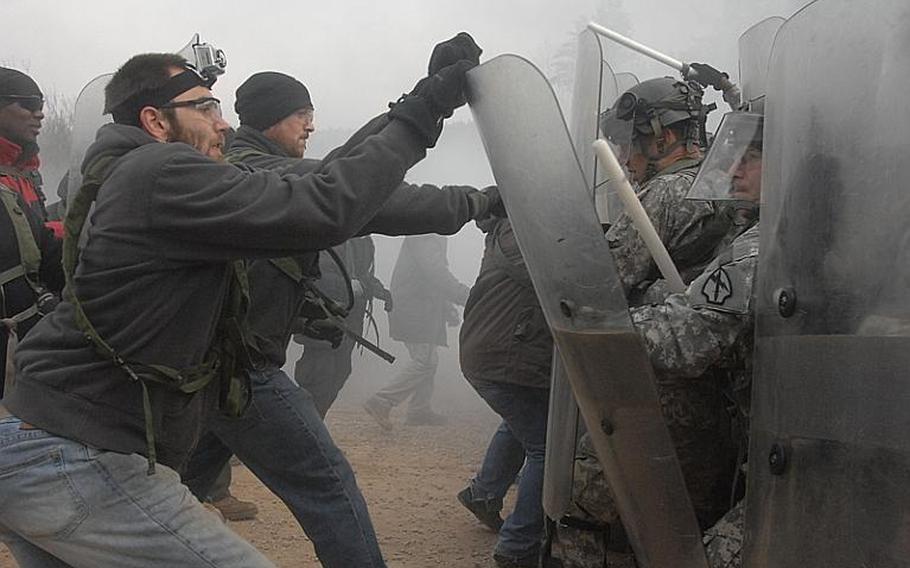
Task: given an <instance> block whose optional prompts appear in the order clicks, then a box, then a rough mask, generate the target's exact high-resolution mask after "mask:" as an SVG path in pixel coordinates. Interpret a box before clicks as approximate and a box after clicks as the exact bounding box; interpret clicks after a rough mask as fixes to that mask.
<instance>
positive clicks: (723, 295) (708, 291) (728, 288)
mask: <svg viewBox="0 0 910 568" xmlns="http://www.w3.org/2000/svg"><path fill="white" fill-rule="evenodd" d="M701 293H702V294H703V295H704V297H705V300H706V301H707V302H708V303H709V304H712V305H715V306H722V305H724V303H725V302H726V301H727V300H728V299H729V298H730V296H732V295H733V281H732V280H731V279H730V275H729V274H727V271H726V270H724V267H723V266H718V267H717V269H715V270H714V272H712V273H711V274H709V275H708V277H707V278H705V281H704V284H702V287H701Z"/></svg>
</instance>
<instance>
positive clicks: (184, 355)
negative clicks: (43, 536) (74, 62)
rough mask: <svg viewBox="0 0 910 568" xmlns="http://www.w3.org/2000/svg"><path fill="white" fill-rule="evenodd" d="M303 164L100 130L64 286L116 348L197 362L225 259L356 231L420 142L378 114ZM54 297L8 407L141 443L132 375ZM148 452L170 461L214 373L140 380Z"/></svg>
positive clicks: (187, 440) (29, 344)
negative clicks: (107, 169) (278, 165)
mask: <svg viewBox="0 0 910 568" xmlns="http://www.w3.org/2000/svg"><path fill="white" fill-rule="evenodd" d="M355 137H357V138H356V139H355V140H352V141H351V142H349V143H348V144H347V145H346V146H345V147H343V151H340V152H339V153H337V154H336V155H334V156H333V159H332V160H331V161H329V162H327V163H325V164H322V165H319V166H318V167H316V169H315V170H313V168H312V167H311V166H309V165H308V166H306V168H305V170H307V171H309V170H312V173H310V174H308V175H303V176H300V175H296V174H297V173H298V172H297V171H295V168H293V167H291V168H288V169H287V170H285V171H283V172H282V173H281V174H279V173H276V172H271V171H266V170H260V171H255V172H249V171H244V170H243V169H239V168H237V167H235V166H233V165H230V164H227V163H222V162H216V161H213V160H211V159H209V158H207V157H205V156H203V155H202V154H200V153H199V152H198V151H196V150H195V149H193V148H192V147H190V146H188V145H186V144H182V143H169V144H162V143H158V142H156V141H155V140H153V139H152V138H151V137H150V136H148V135H147V134H146V133H145V132H144V131H142V130H140V129H138V128H135V127H130V126H123V125H109V126H105V127H103V128H102V129H101V130H99V133H98V137H97V140H96V141H95V143H94V144H93V145H92V147H91V148H90V149H89V151H88V153H87V155H86V163H89V162H91V160H93V158H95V157H96V156H98V155H101V154H110V153H113V154H115V155H120V158H119V160H118V161H117V162H116V163H115V165H114V166H113V168H112V170H111V173H110V175H109V176H108V177H107V179H106V180H105V182H104V184H103V185H102V186H101V189H100V191H99V193H98V200H97V203H96V208H95V212H94V214H93V215H92V219H91V220H92V227H91V229H90V231H89V236H88V242H87V243H86V245H85V247H84V249H83V252H82V256H81V260H80V263H79V267H78V269H77V273H76V279H75V287H76V291H77V293H78V296H79V298H80V299H81V301H82V303H83V306H84V309H85V311H86V313H87V315H88V317H89V319H90V320H91V321H92V323H93V324H94V325H95V327H96V329H97V330H98V332H99V333H100V335H101V336H102V337H103V338H104V339H105V340H106V341H107V342H108V343H110V344H111V345H112V346H113V347H114V349H115V350H117V351H118V352H119V353H121V354H122V356H123V357H124V358H126V359H128V360H132V361H137V362H141V363H145V364H162V365H167V366H169V367H172V368H175V369H181V368H186V367H189V366H193V365H196V364H199V363H200V362H201V361H202V359H203V356H204V355H205V353H206V351H207V349H208V348H209V344H210V343H211V341H212V339H213V336H214V332H215V326H216V323H217V320H218V318H219V313H220V310H221V306H222V303H223V300H224V296H225V291H226V273H227V267H228V262H229V261H231V260H234V259H238V258H269V257H279V256H292V255H297V254H301V253H304V252H307V251H313V250H319V249H324V248H327V247H331V246H333V245H337V244H339V243H341V242H343V241H345V240H346V239H348V238H350V237H352V236H354V235H356V234H358V233H360V232H361V231H362V230H363V228H364V226H365V225H366V223H367V222H368V221H369V220H370V219H372V218H373V216H374V215H375V212H376V210H377V209H378V208H379V207H380V206H381V205H382V204H383V203H384V202H385V200H386V199H387V198H388V197H389V196H390V195H391V194H392V192H393V191H395V190H396V189H397V188H398V187H399V185H400V184H401V182H402V179H403V178H404V174H405V172H406V171H407V170H408V168H410V167H411V166H412V165H414V164H415V163H416V162H417V161H419V160H420V159H421V158H423V156H424V155H425V149H424V147H423V145H422V144H421V142H420V140H419V137H418V136H416V135H415V134H414V133H413V132H412V131H411V130H410V128H409V127H408V126H406V125H405V124H403V123H401V122H399V121H396V120H392V121H389V120H388V119H387V118H385V117H380V118H379V119H377V120H376V121H374V123H371V124H370V126H369V128H365V129H364V130H362V131H361V132H358V134H357V135H355ZM73 311H74V310H73V306H72V305H71V304H69V303H67V302H63V303H61V304H60V306H59V307H58V308H57V310H56V311H55V312H54V313H53V314H51V315H49V316H48V317H46V318H44V319H43V320H42V321H41V322H39V324H38V325H36V326H35V328H34V329H33V330H32V332H31V333H30V334H29V336H28V337H27V338H26V340H25V341H23V343H22V344H21V345H20V347H19V350H18V352H17V355H16V363H17V366H18V370H19V371H18V376H17V384H16V388H15V389H14V392H13V393H11V395H10V396H9V397H7V398H6V400H4V404H5V405H6V407H7V408H8V409H9V410H10V411H11V412H12V413H13V414H15V415H16V416H18V417H20V418H22V419H23V420H25V421H26V422H29V423H31V424H33V425H35V426H37V427H40V428H43V429H45V430H48V431H50V432H52V433H54V434H57V435H60V436H64V437H67V438H72V439H75V440H79V441H81V442H83V443H86V444H88V445H90V446H93V447H96V448H99V449H105V450H112V451H116V452H123V453H138V454H142V455H145V453H146V442H145V429H144V421H143V409H142V397H141V388H140V385H139V384H136V383H134V382H131V381H130V380H129V379H128V378H127V376H126V374H125V373H124V371H123V370H121V369H120V368H118V367H116V366H115V365H114V364H112V363H111V362H109V361H105V360H102V359H101V358H100V356H99V355H98V353H97V352H96V351H95V349H94V348H93V347H92V345H91V344H90V343H89V342H88V341H87V340H86V339H85V338H84V337H83V334H82V333H81V331H80V330H79V329H78V327H77V326H76V323H75V321H74V318H73ZM150 391H151V403H152V413H153V416H154V421H155V436H156V449H157V453H158V460H159V461H160V462H161V463H163V464H165V465H168V466H171V467H174V468H177V469H179V468H180V467H181V465H182V464H183V462H184V461H185V459H186V457H187V454H188V453H189V451H190V450H191V448H192V447H193V445H194V444H195V441H196V439H197V436H198V434H199V430H200V428H201V426H202V424H203V421H204V419H205V417H206V414H207V413H208V412H210V411H212V410H213V408H214V406H215V402H216V400H217V396H218V392H217V385H215V384H211V385H210V386H209V387H207V388H206V389H204V390H203V391H200V392H199V393H197V394H195V395H187V394H181V393H179V392H175V391H174V390H171V389H165V388H162V387H159V386H156V385H150Z"/></svg>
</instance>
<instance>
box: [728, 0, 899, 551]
mask: <svg viewBox="0 0 910 568" xmlns="http://www.w3.org/2000/svg"><path fill="white" fill-rule="evenodd" d="M908 38H910V4H908V3H907V2H906V0H881V1H880V2H876V3H875V7H874V9H870V6H868V5H866V4H864V3H861V2H853V1H852V0H818V1H816V2H814V3H812V4H810V5H809V6H807V7H806V8H804V9H803V10H802V11H800V12H798V13H797V14H796V15H795V16H793V18H792V19H790V20H788V21H787V22H786V23H785V24H784V25H783V26H782V27H781V29H780V31H779V33H778V35H777V39H776V40H775V44H774V48H773V53H772V56H771V66H770V68H769V76H768V92H767V99H766V106H765V111H766V113H765V148H766V151H765V154H764V156H765V158H764V159H765V161H764V164H763V166H764V169H763V174H762V183H763V187H764V190H763V197H764V205H763V208H762V225H763V226H762V243H761V251H762V252H761V254H762V259H761V262H760V268H759V275H758V282H759V286H758V295H757V298H758V299H757V318H758V320H757V329H756V339H757V342H756V347H757V350H756V365H755V378H754V390H753V400H752V415H753V417H752V440H751V445H750V452H749V455H750V458H749V481H748V484H749V486H748V491H747V507H746V511H747V512H746V526H747V530H746V548H745V562H746V564H745V565H746V566H748V567H764V566H774V567H775V568H788V567H793V568H796V567H800V568H806V567H808V568H815V567H819V568H821V567H826V568H829V567H835V568H836V567H856V566H875V567H894V566H907V565H908V562H910V560H908V559H910V491H908V489H907V488H908V487H910V435H908V432H910V412H908V409H910V372H908V369H910V294H908V289H910V229H908V224H907V219H908V217H910V195H908V193H907V173H906V164H907V163H908V161H910V139H908V137H907V133H908V132H910V98H908V97H907V93H908V92H910V43H908Z"/></svg>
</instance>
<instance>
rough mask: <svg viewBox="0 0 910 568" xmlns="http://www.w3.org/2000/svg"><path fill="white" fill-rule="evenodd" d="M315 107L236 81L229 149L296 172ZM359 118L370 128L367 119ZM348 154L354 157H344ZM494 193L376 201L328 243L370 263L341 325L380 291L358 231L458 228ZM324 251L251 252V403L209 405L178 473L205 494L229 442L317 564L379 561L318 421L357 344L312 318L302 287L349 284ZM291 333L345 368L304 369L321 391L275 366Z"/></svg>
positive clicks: (290, 84)
mask: <svg viewBox="0 0 910 568" xmlns="http://www.w3.org/2000/svg"><path fill="white" fill-rule="evenodd" d="M312 106H313V105H312V100H311V99H310V97H309V92H308V91H307V90H306V88H305V87H304V86H303V85H302V84H301V83H300V82H299V81H297V80H295V79H293V78H292V77H289V76H287V75H283V74H280V73H258V74H256V75H253V76H252V77H250V78H249V79H248V80H247V81H246V82H244V83H243V85H241V87H240V88H239V89H238V91H237V102H236V105H235V109H236V110H237V113H238V115H239V116H240V127H239V128H238V129H237V132H236V135H235V137H234V140H233V141H232V143H231V146H230V147H229V148H228V150H227V152H226V154H225V158H226V159H227V161H228V162H231V163H234V164H236V165H237V166H238V167H240V168H245V169H250V168H253V169H270V170H276V171H287V170H297V171H300V170H303V169H306V168H308V167H314V166H317V165H318V164H320V162H319V161H317V160H301V156H302V155H303V153H304V150H305V148H306V145H305V144H306V139H307V138H308V137H309V134H310V133H312V132H313V130H314V128H313V124H312V116H313V109H312ZM365 128H366V130H367V131H368V130H369V129H370V128H371V127H370V126H369V125H368V126H367V127H365ZM362 132H363V130H362V131H360V132H358V133H357V134H355V135H354V136H353V137H352V140H357V139H358V138H359V137H360V136H361V134H362ZM349 144H350V142H349ZM349 144H348V145H346V146H342V147H341V148H340V149H337V150H335V151H333V152H332V153H330V154H329V156H327V157H326V158H325V159H324V160H322V163H323V164H325V163H332V162H333V161H334V160H335V156H338V155H339V153H344V152H345V149H346V148H347V147H348V146H349ZM351 159H355V158H354V157H353V156H346V157H345V158H344V160H345V161H350V160H351ZM495 201H497V197H495V196H491V195H490V194H484V193H482V192H480V191H477V190H476V189H475V188H471V187H467V186H452V187H447V188H438V187H435V186H420V187H418V186H414V185H410V184H402V185H400V186H399V187H398V189H397V190H396V191H395V192H394V193H393V194H392V196H391V197H390V199H389V200H388V202H387V203H386V205H385V206H383V207H382V208H378V209H376V210H374V211H373V215H372V218H371V219H370V220H369V221H367V222H366V224H365V225H364V226H363V227H361V229H360V230H359V231H358V232H357V235H356V236H357V237H358V238H355V239H351V240H349V241H347V242H345V243H343V244H341V245H337V246H336V247H335V251H336V252H340V253H341V254H340V256H342V257H346V258H348V259H350V258H352V256H354V255H355V254H359V252H364V255H363V256H364V257H366V256H368V261H366V262H359V261H354V262H350V264H349V266H351V267H352V268H354V270H352V272H353V276H354V278H355V279H357V281H356V283H354V284H353V286H352V287H353V288H357V289H358V290H359V293H357V292H356V291H355V294H354V295H355V299H354V302H353V306H352V307H351V310H350V312H349V316H348V317H347V318H346V322H347V324H348V327H352V328H354V330H355V331H359V330H360V328H361V326H362V325H363V317H364V312H365V306H366V304H367V299H368V298H371V297H373V296H374V295H378V293H377V292H376V289H377V288H378V287H381V285H378V286H377V285H376V283H378V281H376V280H375V278H369V276H371V274H370V273H371V270H363V271H361V270H360V267H362V266H367V268H369V265H370V264H371V263H372V253H373V250H372V246H371V245H372V243H371V242H370V241H369V237H364V236H363V235H367V234H370V233H373V232H377V233H382V234H387V235H402V234H421V233H428V232H439V233H444V234H451V233H455V232H457V231H458V230H459V229H461V227H462V226H463V225H464V224H465V223H467V222H468V221H470V220H472V219H476V218H478V217H484V216H485V215H486V214H487V213H488V211H489V210H490V209H491V206H492V205H494V204H495ZM348 251H352V254H351V255H348V254H347V252H348ZM323 256H328V255H318V256H317V255H316V254H313V253H310V254H297V255H295V256H292V257H284V258H280V259H270V260H266V259H261V260H260V259H257V260H253V261H251V262H249V263H248V265H247V276H248V282H249V296H250V306H249V311H248V320H249V321H248V323H249V328H250V333H251V335H252V337H253V338H254V340H255V345H252V346H248V348H250V349H251V351H252V352H251V359H252V363H253V370H251V371H250V372H249V373H248V374H249V377H250V382H251V390H252V406H251V408H250V410H249V411H248V412H247V413H246V415H245V416H243V417H241V418H229V417H224V416H216V417H213V418H212V419H210V420H209V421H208V423H207V427H208V428H209V430H210V433H209V434H208V435H206V436H205V437H204V438H203V439H202V440H201V441H200V442H199V444H198V446H197V448H196V451H195V453H194V454H193V456H192V458H191V459H190V462H189V465H188V466H187V469H186V472H185V475H184V476H183V480H184V482H185V483H186V485H187V486H188V487H189V488H190V490H191V491H192V492H193V493H194V494H195V495H196V496H197V497H205V496H207V495H210V494H211V488H212V484H213V481H214V478H215V477H216V476H217V474H218V472H219V471H221V468H222V467H223V465H224V464H225V463H226V462H227V460H228V458H229V456H230V454H231V453H232V452H233V453H234V454H236V455H237V456H238V457H239V458H240V459H241V460H242V461H243V462H244V464H245V465H246V466H247V467H249V468H250V470H252V472H253V473H254V474H255V475H256V476H257V477H258V478H259V479H260V480H261V481H262V482H263V483H265V484H266V486H268V487H269V489H271V490H272V491H273V492H274V493H275V494H276V495H278V496H279V497H280V498H281V499H282V501H283V502H284V503H285V505H287V507H288V508H289V509H290V510H291V512H292V513H293V514H294V516H295V517H296V518H297V520H298V522H299V523H300V525H301V527H302V528H303V530H304V532H306V534H307V536H309V538H310V540H311V541H312V542H313V544H314V547H315V548H316V553H317V555H318V556H319V559H320V561H321V562H322V564H323V566H326V567H327V568H335V567H339V568H340V567H348V566H358V567H360V566H363V567H367V566H371V567H382V566H385V563H384V561H383V559H382V555H381V552H380V550H379V545H378V542H377V539H376V535H375V532H374V529H373V526H372V522H371V520H370V515H369V512H368V510H367V506H366V502H365V500H364V498H363V496H362V494H361V492H360V489H359V488H358V487H357V483H356V479H355V478H354V472H353V469H352V468H351V465H350V464H349V463H348V461H347V459H346V458H345V457H344V454H343V453H342V452H341V450H340V449H339V448H338V447H337V446H336V445H335V443H334V441H333V440H332V437H331V435H330V433H329V431H328V429H327V428H326V426H325V424H324V423H323V421H322V418H323V416H324V415H325V411H326V410H328V406H329V405H330V404H331V402H332V401H333V400H334V398H335V395H336V394H337V392H338V390H340V388H341V385H342V384H343V382H344V380H345V379H347V377H348V375H349V374H350V358H351V350H352V348H353V343H352V341H351V340H350V339H349V338H347V337H343V336H342V332H341V330H340V329H338V328H337V327H334V326H331V325H324V324H325V321H324V320H321V319H318V317H319V316H320V315H321V316H323V317H324V314H321V313H320V312H319V310H318V309H317V310H315V311H316V313H315V314H314V310H313V304H312V302H310V301H309V298H308V287H309V285H310V283H312V282H313V280H314V279H316V278H318V277H319V273H320V272H322V273H323V277H322V279H320V280H319V282H318V285H319V287H320V288H321V289H325V292H326V293H328V294H330V295H333V296H335V297H336V298H337V299H338V303H340V304H347V303H348V302H347V300H348V298H347V294H343V293H339V292H340V290H341V289H344V288H345V286H344V285H343V284H340V283H339V281H340V282H343V280H342V277H341V276H340V275H337V274H329V270H330V269H333V268H334V267H333V266H332V263H331V262H330V261H327V262H324V263H322V264H321V265H317V262H318V258H319V257H323ZM329 279H333V280H334V282H335V284H336V285H335V287H332V288H330V285H329V284H328V282H327V281H328V280H329ZM295 332H297V333H303V334H304V335H306V336H307V338H308V339H307V341H308V344H307V350H308V351H307V353H309V355H310V356H311V357H312V355H313V354H314V353H318V354H319V355H320V360H321V361H324V362H326V365H327V366H330V365H335V366H337V367H338V368H340V369H342V370H341V371H339V372H334V371H332V372H327V374H326V375H325V376H323V375H322V374H321V373H318V374H316V375H315V376H313V377H312V378H313V386H314V388H315V387H316V386H322V384H323V383H326V384H328V386H329V388H327V389H324V390H325V391H326V393H323V392H322V391H319V392H320V394H319V395H318V396H317V395H316V393H315V392H313V391H310V386H309V385H301V386H298V385H297V384H296V383H295V382H294V381H293V380H291V379H290V377H288V376H287V375H286V374H285V373H284V372H283V371H282V370H281V369H282V367H283V366H284V363H285V357H286V352H287V347H288V344H289V342H290V339H291V334H292V333H295ZM311 340H312V343H310V341H311ZM330 343H331V345H334V346H335V347H336V348H335V349H332V347H331V346H330ZM323 355H324V356H325V358H322V356H323ZM345 360H346V370H344V369H345V366H344V361H345ZM302 387H303V388H302ZM329 394H330V395H329Z"/></svg>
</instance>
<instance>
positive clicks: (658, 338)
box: [552, 224, 758, 568]
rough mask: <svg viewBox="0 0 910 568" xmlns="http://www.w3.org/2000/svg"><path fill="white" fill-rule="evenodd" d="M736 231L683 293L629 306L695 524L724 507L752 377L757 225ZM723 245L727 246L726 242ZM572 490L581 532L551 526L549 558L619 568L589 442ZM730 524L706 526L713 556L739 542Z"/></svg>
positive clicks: (610, 509) (609, 502) (572, 566)
mask: <svg viewBox="0 0 910 568" xmlns="http://www.w3.org/2000/svg"><path fill="white" fill-rule="evenodd" d="M744 228H745V227H742V226H737V227H734V229H733V230H732V231H731V232H730V235H737V234H738V236H737V237H736V238H735V239H733V240H732V243H731V244H730V245H728V246H726V247H724V249H723V250H722V251H721V252H720V254H719V255H718V256H717V258H715V259H714V260H713V261H712V262H711V264H710V265H709V266H708V267H707V268H706V269H705V270H704V271H703V272H702V273H701V274H700V275H699V276H698V277H697V278H696V279H695V280H694V281H692V283H691V284H690V285H689V287H688V289H687V290H686V292H685V293H682V294H673V295H670V296H668V297H667V298H666V299H665V300H664V301H663V302H662V303H659V304H652V305H644V306H640V307H637V308H633V309H632V310H631V316H632V321H633V323H634V324H635V326H636V327H637V328H638V330H639V332H640V333H641V335H642V338H643V339H644V341H645V345H646V347H647V349H648V352H649V354H650V356H651V362H652V364H653V366H654V370H655V374H656V379H657V384H658V392H659V396H660V403H661V407H662V410H663V413H664V417H665V418H666V420H667V425H668V427H669V429H670V434H671V436H672V438H673V441H674V445H675V446H676V449H677V455H678V456H679V459H680V463H681V465H682V468H683V473H684V474H685V478H686V483H687V487H688V489H689V493H690V496H691V498H692V503H693V506H694V508H695V510H696V515H697V517H698V520H699V522H700V524H701V526H702V527H703V528H707V527H708V526H710V525H711V524H712V523H713V522H714V521H715V520H716V519H717V518H718V517H720V515H721V514H722V513H723V511H724V510H725V509H726V508H727V507H728V506H729V498H730V490H731V480H730V476H731V475H732V474H733V472H734V469H735V467H734V463H735V447H736V443H740V444H742V439H744V433H745V432H747V428H748V426H747V424H745V420H746V418H747V417H746V414H745V413H746V412H747V410H748V392H749V384H750V383H749V377H750V376H751V350H752V345H753V341H752V327H753V312H752V288H753V283H754V278H755V266H756V262H757V256H758V225H757V224H756V225H753V226H751V227H749V228H748V229H746V230H745V231H744V232H743V229H744ZM739 233H741V234H739ZM722 241H729V237H725V238H724V239H722ZM733 409H736V410H737V412H732V410H733ZM731 415H734V416H743V420H734V421H733V422H734V425H736V424H738V427H737V428H736V429H735V430H734V428H733V427H732V426H733V425H731V424H730V420H729V418H730V416H731ZM741 437H742V438H741ZM573 493H574V496H575V499H574V507H573V509H574V510H573V511H570V515H571V516H572V517H577V518H579V519H582V520H583V521H584V524H586V525H588V526H587V527H581V528H579V527H577V526H566V524H564V523H562V524H560V525H559V526H557V528H556V535H557V537H558V538H557V539H555V540H556V542H555V543H554V544H553V545H552V552H553V555H554V556H555V557H558V558H560V560H561V561H562V564H563V566H564V568H601V567H603V566H621V565H622V563H621V562H625V561H627V560H628V558H629V557H630V556H631V555H630V554H627V555H626V557H625V558H624V559H621V560H617V559H615V558H614V561H613V562H612V563H611V562H609V561H607V560H605V559H608V558H609V557H608V556H607V554H606V551H607V550H608V549H610V548H613V549H617V550H621V549H622V544H623V543H622V540H621V538H619V537H620V535H617V534H616V533H617V532H618V530H617V529H619V528H621V525H619V524H618V522H617V521H618V515H617V512H616V510H615V507H614V506H613V497H612V495H611V494H610V490H609V487H608V485H607V483H606V479H605V478H604V474H603V470H602V468H601V466H600V463H599V461H598V460H597V456H596V454H595V452H594V448H593V446H592V445H591V443H590V441H589V440H587V437H585V438H583V439H582V441H581V443H580V445H579V455H578V456H577V457H576V462H575V488H574V492H573ZM725 521H728V519H726V518H725ZM729 526H730V523H729V522H727V523H726V524H724V523H723V522H722V523H718V525H717V526H715V528H713V529H711V530H712V531H713V532H712V533H711V534H712V535H714V536H713V541H712V542H713V544H711V547H712V549H717V550H718V552H724V551H726V552H725V554H719V556H721V557H728V556H730V554H729V550H735V549H737V548H736V545H737V543H738V542H739V541H737V540H736V536H735V535H736V534H737V533H736V531H735V529H731V530H726V529H725V528H724V527H729ZM734 526H735V525H734ZM592 528H593V529H595V530H593V531H592V530H591V529H592ZM599 528H602V529H603V530H598V529H599ZM586 533H590V534H586ZM607 535H608V536H609V539H608V538H607V537H606V536H607ZM731 535H732V536H731ZM605 562H606V563H605ZM717 566H725V564H717ZM731 566H733V565H732V564H731Z"/></svg>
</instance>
